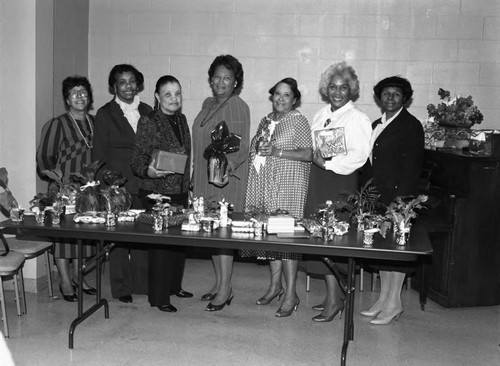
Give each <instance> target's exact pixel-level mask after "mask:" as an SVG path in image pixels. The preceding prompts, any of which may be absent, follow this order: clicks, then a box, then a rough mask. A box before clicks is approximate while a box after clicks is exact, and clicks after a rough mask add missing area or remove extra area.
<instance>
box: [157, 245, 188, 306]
mask: <svg viewBox="0 0 500 366" xmlns="http://www.w3.org/2000/svg"><path fill="white" fill-rule="evenodd" d="M185 260H186V250H185V248H182V247H177V248H176V247H168V248H164V247H158V249H156V248H153V247H152V248H151V249H149V292H148V293H149V295H148V298H149V303H150V304H151V305H152V306H160V305H167V304H170V295H174V294H176V293H178V292H179V291H180V290H181V284H182V276H183V274H184V263H185Z"/></svg>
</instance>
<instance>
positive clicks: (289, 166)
mask: <svg viewBox="0 0 500 366" xmlns="http://www.w3.org/2000/svg"><path fill="white" fill-rule="evenodd" d="M272 117H273V114H272V113H271V114H270V115H269V116H268V118H271V119H272ZM267 124H268V120H267V119H266V118H263V119H262V121H261V122H260V124H259V127H258V129H257V133H256V135H255V136H254V138H253V139H252V144H251V146H250V170H249V175H248V182H247V190H246V198H245V211H246V212H248V211H255V210H261V211H266V212H273V211H276V210H277V209H281V210H286V211H288V212H289V213H290V214H291V215H293V216H294V217H295V218H302V217H303V215H304V205H305V200H306V194H307V186H308V182H309V170H310V167H311V163H310V162H302V161H295V160H289V159H285V158H280V157H277V156H268V157H266V162H265V165H264V166H262V167H261V168H260V171H259V172H258V173H257V170H256V169H255V167H254V165H253V160H254V158H255V155H256V148H255V145H256V142H257V140H258V139H259V137H260V135H261V131H262V130H263V129H264V128H265V127H266V125H267ZM271 142H272V143H273V145H274V146H276V147H277V148H278V149H283V150H295V149H298V148H311V147H312V139H311V129H310V126H309V123H308V121H307V119H306V117H305V116H304V115H302V114H301V113H300V112H299V111H297V110H292V111H290V112H289V113H287V114H286V115H285V116H283V117H282V118H281V119H280V120H279V123H278V125H277V126H276V128H275V129H274V132H273V134H272V135H271ZM240 254H241V256H243V257H252V256H257V257H267V258H271V259H300V255H299V254H296V253H277V252H264V251H251V250H242V251H241V252H240Z"/></svg>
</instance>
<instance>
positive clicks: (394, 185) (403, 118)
mask: <svg viewBox="0 0 500 366" xmlns="http://www.w3.org/2000/svg"><path fill="white" fill-rule="evenodd" d="M373 90H374V92H375V96H376V97H377V99H378V101H379V102H380V104H379V105H380V107H381V108H382V112H383V115H382V118H379V119H378V120H376V121H375V122H374V123H373V125H372V128H373V132H372V137H371V141H370V145H371V146H372V151H371V155H370V159H369V160H368V162H367V163H366V165H365V168H366V170H365V171H367V172H368V174H367V175H368V176H371V177H373V183H374V185H375V187H376V188H377V190H378V193H379V194H380V202H381V203H383V204H385V205H389V204H390V203H391V202H392V201H393V200H394V199H395V198H396V197H397V196H410V195H413V196H416V195H418V184H419V178H420V173H421V170H422V162H423V156H424V131H423V128H422V124H421V123H420V121H419V120H418V119H416V118H415V117H414V116H413V115H411V114H410V113H409V112H408V111H407V109H406V107H405V106H407V105H409V102H410V100H411V97H412V95H413V90H412V88H411V84H410V82H409V81H408V80H406V79H404V78H402V77H399V76H392V77H389V78H386V79H384V80H382V81H380V82H379V83H378V84H377V85H375V87H374V88H373ZM379 268H380V280H381V290H380V296H379V298H378V300H377V301H376V302H375V304H374V305H373V306H372V307H371V308H370V309H369V310H366V311H362V312H361V314H362V315H364V316H369V317H374V319H372V320H371V321H370V323H372V324H389V323H390V322H391V321H392V319H394V318H396V319H397V318H398V317H399V315H400V314H401V313H402V312H403V305H402V303H401V288H402V285H403V281H404V278H405V276H406V273H408V272H410V271H412V270H413V269H414V268H413V267H412V268H408V267H404V266H403V265H401V266H398V265H397V264H396V265H395V266H393V265H390V266H384V265H383V264H382V267H379Z"/></svg>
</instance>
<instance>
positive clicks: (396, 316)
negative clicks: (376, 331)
mask: <svg viewBox="0 0 500 366" xmlns="http://www.w3.org/2000/svg"><path fill="white" fill-rule="evenodd" d="M401 314H403V310H402V309H401V311H399V312H398V313H396V314H394V315H389V316H386V317H385V318H375V319H372V320H370V323H371V324H374V325H388V324H390V323H391V322H392V319H396V321H397V320H398V319H399V317H400V315H401Z"/></svg>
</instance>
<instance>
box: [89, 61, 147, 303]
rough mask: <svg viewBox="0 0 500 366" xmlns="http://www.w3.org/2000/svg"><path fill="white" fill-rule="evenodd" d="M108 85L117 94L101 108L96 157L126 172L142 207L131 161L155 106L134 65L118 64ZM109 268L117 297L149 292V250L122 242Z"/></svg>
mask: <svg viewBox="0 0 500 366" xmlns="http://www.w3.org/2000/svg"><path fill="white" fill-rule="evenodd" d="M108 85H109V91H110V92H111V93H112V94H114V95H115V97H114V98H113V99H112V100H111V101H109V102H108V103H106V104H105V105H104V106H103V107H101V108H100V109H99V110H98V111H97V115H96V122H95V133H94V148H93V149H92V161H95V160H100V161H101V162H104V163H105V165H103V168H102V169H101V172H99V173H102V171H103V170H104V169H111V170H114V171H117V172H120V173H122V174H123V176H124V177H126V178H127V183H126V184H125V188H126V189H127V190H128V191H129V192H130V194H131V195H132V208H135V209H140V208H142V204H141V202H140V200H139V198H138V193H139V178H138V177H136V176H135V175H134V174H133V172H132V168H131V167H130V162H131V160H132V154H133V152H134V146H135V134H136V131H137V124H138V122H139V118H140V117H142V116H146V115H148V114H149V113H151V112H152V110H153V109H152V108H151V107H150V106H149V105H147V104H145V103H143V102H141V101H140V99H139V96H138V95H137V94H138V93H139V92H140V91H141V90H142V89H143V85H144V76H143V75H142V73H141V72H139V71H138V70H137V69H136V68H135V67H134V66H132V65H128V64H121V65H116V66H114V67H113V69H112V70H111V72H110V73H109V78H108ZM99 175H100V174H99ZM109 268H110V279H109V280H110V284H111V295H112V296H113V297H114V298H115V299H116V298H117V299H119V300H120V301H122V302H125V303H129V302H132V293H135V294H147V292H148V252H147V250H145V249H139V248H133V247H132V246H127V245H126V243H119V244H118V245H117V247H115V248H114V249H113V251H112V252H111V253H110V259H109Z"/></svg>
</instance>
